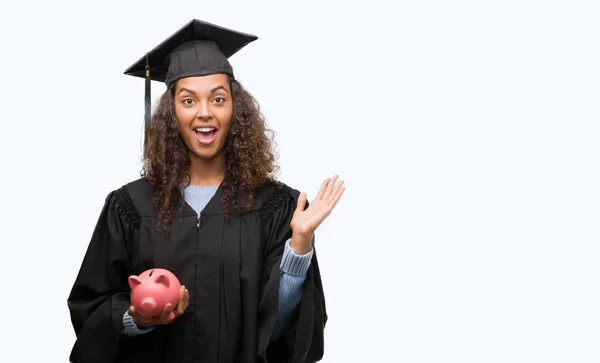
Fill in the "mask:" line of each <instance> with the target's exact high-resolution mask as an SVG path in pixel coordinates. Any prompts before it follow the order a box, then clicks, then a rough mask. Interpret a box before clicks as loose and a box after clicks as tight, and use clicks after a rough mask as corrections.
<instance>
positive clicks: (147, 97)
mask: <svg viewBox="0 0 600 363" xmlns="http://www.w3.org/2000/svg"><path fill="white" fill-rule="evenodd" d="M145 100H146V113H145V116H146V129H147V128H148V126H149V125H150V63H149V62H148V54H146V94H145Z"/></svg>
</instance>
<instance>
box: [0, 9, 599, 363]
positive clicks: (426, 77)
mask: <svg viewBox="0 0 600 363" xmlns="http://www.w3.org/2000/svg"><path fill="white" fill-rule="evenodd" d="M597 4H598V3H597V2H595V1H577V0H569V1H532V0H520V1H506V0H505V1H465V0H460V1H382V0H371V1H360V2H350V1H322V2H319V1H296V2H283V1H269V2H265V1H252V2H249V1H245V2H217V1H160V2H159V1H118V2H117V1H94V2H90V1H66V0H60V1H27V2H17V1H6V0H2V2H1V5H0V42H1V44H0V45H1V47H0V70H1V73H0V80H1V81H0V82H1V84H2V86H1V87H0V93H1V94H0V106H1V108H0V112H1V113H0V115H1V116H0V118H1V121H2V123H1V125H2V126H1V127H2V128H1V131H0V155H1V156H0V157H1V158H2V160H1V164H0V166H1V170H2V177H1V178H0V182H1V183H2V184H1V187H0V193H1V197H2V199H1V203H0V206H1V207H0V208H1V216H0V217H1V218H0V221H1V226H2V234H1V237H0V240H1V242H2V248H1V249H0V258H1V263H0V268H1V269H2V271H1V276H2V288H1V289H0V291H2V292H1V293H0V294H1V296H2V298H1V299H0V304H2V305H1V307H0V311H2V318H1V320H0V321H1V324H2V331H3V334H2V339H1V340H0V361H2V362H57V363H58V362H67V360H68V355H69V352H70V350H71V347H72V344H73V342H74V339H75V336H74V333H73V329H72V326H71V322H70V317H69V312H68V309H67V305H66V299H67V296H68V294H69V291H70V288H71V286H72V283H73V281H74V279H75V276H76V274H77V272H78V269H79V266H80V263H81V259H82V257H83V254H84V252H85V249H86V248H87V243H88V242H89V238H90V236H91V233H92V230H93V228H94V225H95V223H96V220H97V217H98V215H99V213H100V210H101V208H102V205H103V202H104V198H105V197H106V195H107V194H108V193H109V192H110V191H111V190H113V189H116V188H118V187H120V186H121V185H123V184H125V183H127V182H128V181H130V180H133V179H136V178H138V177H139V171H140V165H141V164H140V156H141V144H142V138H141V136H142V128H143V111H144V103H143V101H144V94H143V90H144V81H143V80H142V79H137V78H133V77H128V76H125V75H123V71H124V70H125V69H126V68H127V67H128V66H129V65H131V64H133V63H134V62H135V61H137V60H138V59H139V58H141V57H142V56H143V55H144V54H145V53H146V52H147V51H148V50H150V49H152V48H153V47H154V46H156V45H157V44H158V43H159V42H161V41H162V40H163V39H165V38H166V37H168V36H169V35H170V34H171V33H173V32H174V31H175V30H177V29H179V28H180V27H181V26H183V25H184V24H185V23H186V22H188V21H189V20H191V19H192V18H198V19H202V20H205V21H209V22H213V23H216V24H219V25H222V26H226V27H230V28H233V29H237V30H241V31H244V32H248V33H252V34H256V35H258V36H259V37H260V39H259V40H258V41H256V42H254V43H252V44H251V45H249V46H248V47H247V48H246V49H244V50H242V51H240V52H239V53H238V54H236V55H235V56H234V57H232V59H231V62H232V64H233V66H234V69H235V71H236V74H237V78H238V79H239V80H240V81H241V82H242V83H243V84H244V85H245V86H246V87H247V88H248V90H249V91H250V92H251V93H252V94H253V95H254V96H255V97H256V98H257V100H258V101H259V102H260V104H261V107H262V112H263V113H264V115H265V117H266V118H267V121H268V123H269V126H270V127H271V128H273V129H274V130H275V131H276V133H277V134H276V142H277V144H278V148H277V152H278V154H279V155H280V157H279V165H280V166H281V171H280V174H279V178H280V179H281V180H283V181H284V182H286V183H287V184H288V185H290V186H292V187H294V188H296V189H299V190H301V191H305V192H307V193H308V196H309V200H310V199H311V198H313V197H314V195H315V192H316V191H317V189H318V187H319V185H320V183H321V181H322V180H323V179H325V178H326V177H328V176H330V175H332V174H334V173H339V174H340V176H341V178H342V179H344V180H345V181H346V184H347V188H348V189H347V191H346V194H345V195H344V197H343V198H342V200H341V201H340V203H339V204H338V206H337V208H336V210H335V211H334V213H333V214H332V215H331V216H330V217H329V218H328V219H327V220H326V221H325V222H324V224H323V225H321V227H320V228H319V230H318V231H317V246H318V250H319V259H320V264H321V266H322V274H323V280H324V286H325V291H326V301H327V304H328V305H327V307H328V311H329V318H330V320H329V323H328V325H327V328H326V346H325V349H326V351H325V357H324V359H323V362H326V363H339V362H348V363H350V362H409V363H421V362H428V363H429V362H432V363H442V362H460V363H467V362H477V363H481V362H485V363H492V362H511V363H515V362H527V363H529V362H544V363H548V362H569V363H572V362H577V363H587V362H596V363H597V362H599V361H600V349H599V347H600V346H599V344H598V340H599V339H600V290H599V287H598V277H599V276H600V275H599V272H600V264H599V262H598V261H599V252H600V247H599V242H600V241H599V238H598V237H599V224H598V218H599V217H600V172H599V168H598V162H599V155H600V154H599V153H600V145H599V141H598V140H599V136H600V135H599V132H600V125H599V121H600V119H599V116H600V107H599V97H600V67H599V65H600V48H599V47H598V44H599V40H600V39H599V35H600V22H598V18H599V16H600V8H599V6H598V5H597ZM152 87H153V89H152V90H153V97H152V98H153V101H156V100H157V99H158V97H159V95H160V93H161V92H163V91H164V89H165V87H164V85H163V84H159V83H156V84H153V86H152ZM155 105H156V102H155V103H154V106H155Z"/></svg>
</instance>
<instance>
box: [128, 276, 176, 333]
mask: <svg viewBox="0 0 600 363" xmlns="http://www.w3.org/2000/svg"><path fill="white" fill-rule="evenodd" d="M128 281H129V287H131V305H133V307H134V308H135V310H136V311H137V312H138V314H140V316H142V318H143V320H144V322H148V321H150V320H152V318H154V317H156V316H159V315H160V314H161V313H162V311H163V309H164V308H165V305H167V304H168V303H170V304H171V305H172V306H173V308H174V307H175V306H176V305H177V303H178V302H179V289H180V288H181V284H180V283H179V280H178V279H177V277H175V275H173V273H172V272H171V271H169V270H165V269H162V268H152V269H149V270H146V271H144V272H142V273H141V274H140V275H139V276H135V275H132V276H129V280H128ZM174 317H175V313H174V312H173V311H171V313H170V314H169V319H173V318H174Z"/></svg>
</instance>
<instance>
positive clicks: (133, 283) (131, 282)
mask: <svg viewBox="0 0 600 363" xmlns="http://www.w3.org/2000/svg"><path fill="white" fill-rule="evenodd" d="M127 281H128V282H129V287H130V288H132V289H133V288H135V287H136V286H138V285H141V284H142V281H141V280H140V278H139V277H137V276H129V279H127Z"/></svg>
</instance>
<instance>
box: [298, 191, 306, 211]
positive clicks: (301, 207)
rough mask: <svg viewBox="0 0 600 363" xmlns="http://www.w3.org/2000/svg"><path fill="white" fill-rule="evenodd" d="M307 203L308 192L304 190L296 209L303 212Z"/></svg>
mask: <svg viewBox="0 0 600 363" xmlns="http://www.w3.org/2000/svg"><path fill="white" fill-rule="evenodd" d="M305 205H306V193H304V192H302V193H300V196H299V197H298V205H297V206H296V210H299V211H301V212H302V211H303V210H304V206H305Z"/></svg>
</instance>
